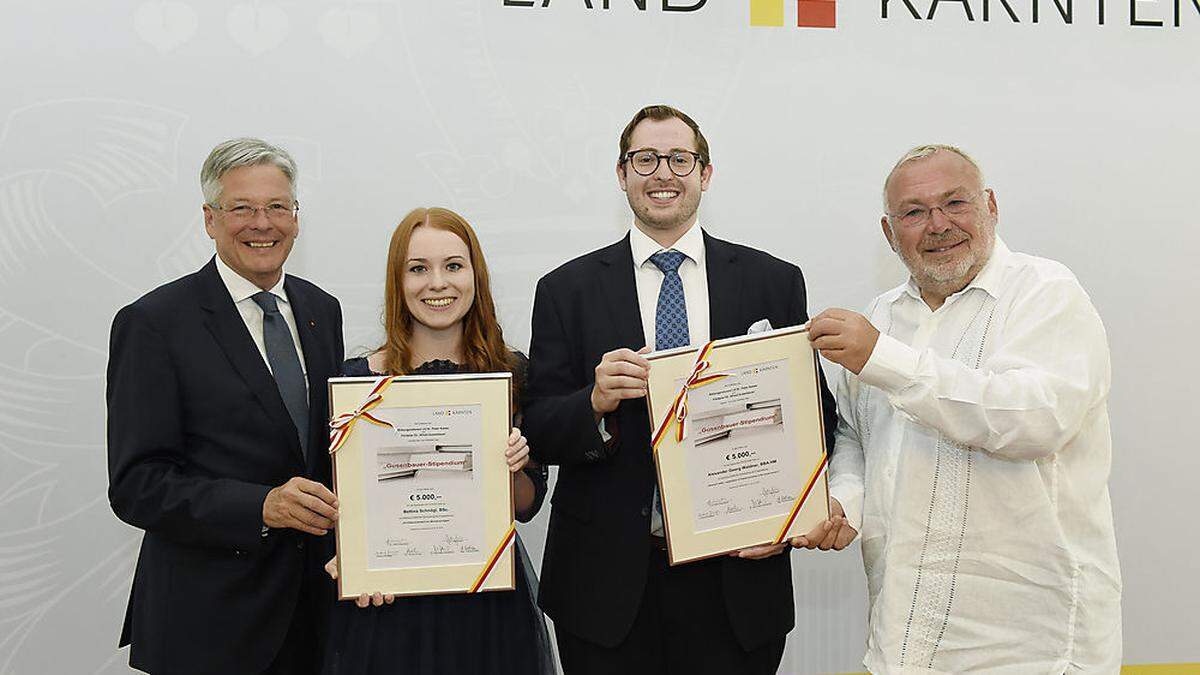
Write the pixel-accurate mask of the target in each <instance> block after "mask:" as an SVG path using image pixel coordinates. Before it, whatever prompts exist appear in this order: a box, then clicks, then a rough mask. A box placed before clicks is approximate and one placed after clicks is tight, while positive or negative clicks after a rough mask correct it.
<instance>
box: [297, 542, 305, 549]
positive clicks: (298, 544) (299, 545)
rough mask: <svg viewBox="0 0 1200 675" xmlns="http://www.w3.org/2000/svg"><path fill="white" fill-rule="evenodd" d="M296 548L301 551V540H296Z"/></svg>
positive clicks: (302, 543)
mask: <svg viewBox="0 0 1200 675" xmlns="http://www.w3.org/2000/svg"><path fill="white" fill-rule="evenodd" d="M296 548H297V549H299V550H301V551H303V550H304V542H302V541H298V542H296Z"/></svg>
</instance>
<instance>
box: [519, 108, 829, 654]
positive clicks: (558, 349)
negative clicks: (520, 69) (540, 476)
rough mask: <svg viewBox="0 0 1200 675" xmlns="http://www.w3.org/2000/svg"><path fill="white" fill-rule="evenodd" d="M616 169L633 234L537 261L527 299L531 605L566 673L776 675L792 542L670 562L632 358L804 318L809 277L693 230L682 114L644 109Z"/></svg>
mask: <svg viewBox="0 0 1200 675" xmlns="http://www.w3.org/2000/svg"><path fill="white" fill-rule="evenodd" d="M616 172H617V181H618V183H619V185H620V187H621V189H622V190H624V192H625V194H626V198H627V200H628V202H629V206H630V209H631V210H632V212H633V213H632V216H633V218H632V220H633V223H632V227H631V228H630V232H629V234H628V235H627V236H626V237H624V238H623V239H621V240H620V241H618V242H617V243H615V244H612V245H610V246H606V247H604V248H602V249H600V250H597V251H593V252H592V253H588V254H586V255H584V256H582V257H579V258H576V259H575V260H572V261H571V262H568V263H566V264H565V265H563V266H562V267H559V268H558V269H556V270H554V271H553V272H550V273H549V274H547V275H546V276H545V277H543V278H542V279H541V281H540V282H539V283H538V286H537V293H536V296H535V300H534V308H533V335H532V341H531V343H530V371H529V372H530V380H529V390H528V400H527V405H526V411H525V427H524V428H525V432H526V435H527V437H528V438H529V441H530V447H531V448H532V452H533V453H534V456H535V458H536V459H537V460H538V461H541V462H543V463H545V464H555V465H558V466H559V472H558V482H557V485H556V488H555V492H554V497H553V502H552V503H553V509H552V511H551V516H550V527H549V534H548V537H547V541H546V552H545V556H544V562H543V567H542V586H541V596H540V602H541V605H542V607H543V608H544V609H545V610H546V613H547V614H549V615H550V617H551V618H553V619H554V623H555V631H556V634H557V637H558V645H559V651H560V654H561V656H562V662H563V668H564V670H565V671H566V672H567V673H568V674H569V675H578V674H580V673H605V674H609V673H625V674H628V675H633V674H637V673H663V672H686V673H773V672H775V670H776V668H777V667H778V665H779V662H780V659H781V657H782V654H783V646H784V638H785V636H786V635H787V633H788V631H790V630H791V628H792V626H793V624H794V621H795V617H794V607H793V598H792V578H791V565H790V561H789V558H788V555H787V554H786V553H784V549H785V548H786V547H785V546H763V547H758V548H754V549H749V550H744V551H740V552H738V553H737V554H735V555H733V556H728V557H722V558H717V559H709V560H702V561H698V562H694V563H689V564H687V565H681V566H679V567H674V568H672V567H670V566H669V565H668V564H667V554H666V551H665V540H664V539H663V525H662V514H661V505H660V504H659V501H658V495H657V491H656V487H655V477H654V464H653V460H652V458H651V453H650V429H649V426H650V423H649V419H648V412H647V409H646V400H645V393H646V373H647V369H648V367H649V364H648V362H647V361H646V360H645V358H644V357H643V354H645V353H646V352H647V351H649V350H653V349H670V348H672V347H678V346H682V345H688V344H693V345H699V344H704V343H705V342H707V341H708V340H710V339H717V338H724V337H732V336H735V335H743V334H745V333H746V331H747V329H748V328H749V327H750V326H751V325H752V324H754V323H755V322H757V321H759V320H762V319H769V320H770V322H771V325H773V326H775V327H784V326H791V325H796V324H801V323H804V322H805V321H806V320H807V319H808V316H807V314H806V299H805V290H804V278H803V276H802V275H801V273H800V270H799V268H797V267H796V266H795V265H791V264H789V263H786V262H783V261H780V260H778V259H776V258H773V257H771V256H770V255H767V254H766V253H763V252H761V251H756V250H754V249H751V248H747V247H745V246H740V245H738V244H732V243H729V242H726V241H722V240H720V239H716V238H714V237H712V236H710V235H709V234H707V233H706V232H704V231H703V230H701V227H700V224H699V222H698V213H697V212H698V208H699V205H700V198H701V195H702V193H703V192H704V191H706V190H707V189H708V187H709V185H710V183H711V181H712V176H713V165H712V160H711V157H710V155H709V147H708V142H707V140H705V138H704V135H703V134H702V133H701V132H700V128H699V126H698V125H697V124H696V123H695V121H693V120H692V119H691V118H690V117H688V116H687V115H685V114H684V113H682V112H680V111H678V110H675V109H674V108H670V107H668V106H650V107H648V108H645V109H643V110H641V111H640V112H638V113H637V114H636V115H635V116H634V118H633V120H632V121H630V123H629V125H628V126H627V127H626V128H625V131H624V133H622V134H621V139H620V153H619V155H618V158H617V164H616ZM826 399H827V401H826V412H827V413H828V414H829V416H830V419H829V420H828V421H827V428H828V429H830V430H831V431H832V429H833V421H834V419H835V417H834V416H833V415H834V413H833V410H834V408H833V403H832V400H831V397H829V396H828V392H826Z"/></svg>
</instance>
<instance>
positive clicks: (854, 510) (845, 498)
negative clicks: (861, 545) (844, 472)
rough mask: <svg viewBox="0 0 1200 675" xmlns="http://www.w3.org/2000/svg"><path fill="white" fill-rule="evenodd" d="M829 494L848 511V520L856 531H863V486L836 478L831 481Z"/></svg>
mask: <svg viewBox="0 0 1200 675" xmlns="http://www.w3.org/2000/svg"><path fill="white" fill-rule="evenodd" d="M829 496H830V497H832V498H833V499H836V500H838V503H839V504H841V505H842V510H843V511H845V512H846V522H847V523H849V524H850V527H853V528H854V529H855V530H856V531H858V532H860V533H861V532H862V512H863V490H862V487H861V486H856V485H850V484H847V483H842V482H839V481H836V480H831V481H830V482H829Z"/></svg>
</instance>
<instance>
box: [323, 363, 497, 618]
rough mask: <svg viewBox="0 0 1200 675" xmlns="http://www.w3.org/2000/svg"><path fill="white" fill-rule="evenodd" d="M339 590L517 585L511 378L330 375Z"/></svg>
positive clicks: (405, 591) (350, 594) (434, 590)
mask: <svg viewBox="0 0 1200 675" xmlns="http://www.w3.org/2000/svg"><path fill="white" fill-rule="evenodd" d="M329 401H330V408H331V422H330V453H331V455H332V456H331V458H330V459H331V462H332V464H333V482H334V492H335V493H336V494H337V497H338V521H337V524H336V527H335V537H336V541H337V567H338V579H337V582H338V597H339V598H341V599H350V598H355V597H358V596H359V595H360V594H362V593H375V592H379V593H390V594H393V595H397V596H404V595H432V594H448V593H477V592H483V591H503V590H512V589H513V588H515V578H514V560H515V553H514V551H515V534H516V532H515V529H514V521H513V491H512V480H511V474H510V472H509V470H508V463H507V460H506V457H505V450H506V448H507V441H508V436H509V432H510V429H511V427H512V425H511V420H512V375H511V374H510V373H481V374H459V375H417V376H391V377H341V378H332V379H330V380H329Z"/></svg>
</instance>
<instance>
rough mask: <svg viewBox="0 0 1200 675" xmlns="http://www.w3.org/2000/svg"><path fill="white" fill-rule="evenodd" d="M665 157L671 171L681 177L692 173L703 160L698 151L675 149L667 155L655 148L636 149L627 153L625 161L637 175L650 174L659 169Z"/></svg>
mask: <svg viewBox="0 0 1200 675" xmlns="http://www.w3.org/2000/svg"><path fill="white" fill-rule="evenodd" d="M664 159H665V160H667V167H668V168H669V169H671V173H673V174H675V175H676V176H679V177H680V178H683V177H685V176H689V175H691V173H692V172H693V171H695V170H696V164H697V163H699V162H701V161H702V160H701V159H700V155H699V154H698V153H695V152H691V151H688V150H675V151H673V152H671V153H670V154H667V155H660V154H659V153H658V152H657V151H654V150H634V151H632V152H627V153H625V160H624V161H626V162H629V166H631V167H633V171H634V173H636V174H637V175H639V176H650V175H653V174H654V172H655V171H658V165H659V164H660V163H661V162H662V161H663V160H664Z"/></svg>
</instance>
